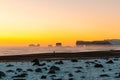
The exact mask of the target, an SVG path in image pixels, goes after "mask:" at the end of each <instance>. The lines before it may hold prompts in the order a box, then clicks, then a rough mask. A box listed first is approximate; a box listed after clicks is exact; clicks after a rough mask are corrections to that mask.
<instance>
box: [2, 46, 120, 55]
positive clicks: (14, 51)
mask: <svg viewBox="0 0 120 80" xmlns="http://www.w3.org/2000/svg"><path fill="white" fill-rule="evenodd" d="M106 50H120V45H114V46H111V45H101V46H96V45H93V46H79V47H0V56H5V55H21V54H22V55H23V54H36V53H53V52H55V53H58V52H67V53H71V52H86V51H106Z"/></svg>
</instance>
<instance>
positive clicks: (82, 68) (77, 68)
mask: <svg viewBox="0 0 120 80" xmlns="http://www.w3.org/2000/svg"><path fill="white" fill-rule="evenodd" d="M74 68H77V69H83V67H74Z"/></svg>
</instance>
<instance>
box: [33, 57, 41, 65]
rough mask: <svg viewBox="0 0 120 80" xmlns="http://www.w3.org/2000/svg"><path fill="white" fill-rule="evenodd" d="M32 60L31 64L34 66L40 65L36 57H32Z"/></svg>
mask: <svg viewBox="0 0 120 80" xmlns="http://www.w3.org/2000/svg"><path fill="white" fill-rule="evenodd" d="M32 62H33V66H35V65H37V66H39V65H40V63H39V60H38V59H34V60H33V61H32Z"/></svg>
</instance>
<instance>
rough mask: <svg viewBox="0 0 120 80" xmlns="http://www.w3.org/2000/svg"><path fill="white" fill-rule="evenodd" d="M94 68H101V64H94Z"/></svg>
mask: <svg viewBox="0 0 120 80" xmlns="http://www.w3.org/2000/svg"><path fill="white" fill-rule="evenodd" d="M94 67H96V68H103V65H102V64H95V66H94Z"/></svg>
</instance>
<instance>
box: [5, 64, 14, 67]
mask: <svg viewBox="0 0 120 80" xmlns="http://www.w3.org/2000/svg"><path fill="white" fill-rule="evenodd" d="M13 66H14V65H12V64H8V65H7V66H6V67H13Z"/></svg>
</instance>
